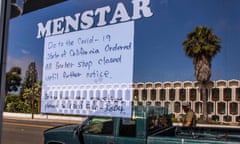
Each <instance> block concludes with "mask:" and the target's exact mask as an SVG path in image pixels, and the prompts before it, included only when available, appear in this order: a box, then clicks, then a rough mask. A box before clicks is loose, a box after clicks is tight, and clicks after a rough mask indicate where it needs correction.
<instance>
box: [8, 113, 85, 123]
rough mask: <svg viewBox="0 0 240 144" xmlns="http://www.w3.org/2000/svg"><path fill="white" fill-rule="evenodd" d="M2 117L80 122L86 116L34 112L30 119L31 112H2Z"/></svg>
mask: <svg viewBox="0 0 240 144" xmlns="http://www.w3.org/2000/svg"><path fill="white" fill-rule="evenodd" d="M3 118H6V119H24V120H40V121H58V122H69V123H81V122H82V121H84V120H85V119H86V118H87V117H82V116H68V115H66V116H64V115H52V114H34V115H33V119H32V114H24V113H10V112H3Z"/></svg>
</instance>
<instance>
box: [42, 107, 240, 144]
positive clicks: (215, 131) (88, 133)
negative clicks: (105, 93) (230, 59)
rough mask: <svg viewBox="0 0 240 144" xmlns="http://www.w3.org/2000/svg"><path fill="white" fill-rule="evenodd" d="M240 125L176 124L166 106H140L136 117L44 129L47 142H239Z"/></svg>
mask: <svg viewBox="0 0 240 144" xmlns="http://www.w3.org/2000/svg"><path fill="white" fill-rule="evenodd" d="M239 142H240V129H238V128H224V127H221V126H219V127H206V126H205V127H190V128H189V127H181V126H173V124H172V122H171V115H170V114H168V111H167V110H166V109H165V108H162V107H150V106H148V107H144V106H137V107H134V108H133V115H132V118H119V117H89V118H88V119H87V120H86V121H84V122H83V123H81V124H79V125H76V124H75V125H64V126H59V127H54V128H51V129H48V130H46V131H44V143H45V144H158V143H163V144H193V143H196V144H199V143H204V144H206V143H207V144H213V143H214V144H216V143H217V144H228V143H229V144H230V143H231V144H239Z"/></svg>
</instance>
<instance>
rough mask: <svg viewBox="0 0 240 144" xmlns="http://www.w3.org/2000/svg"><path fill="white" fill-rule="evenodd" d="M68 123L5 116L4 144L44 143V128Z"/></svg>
mask: <svg viewBox="0 0 240 144" xmlns="http://www.w3.org/2000/svg"><path fill="white" fill-rule="evenodd" d="M67 123H69V122H56V121H39V120H32V119H31V120H23V119H20V120H16V119H6V118H5V119H4V120H3V127H2V144H42V143H43V131H44V130H46V129H48V128H51V127H55V126H58V125H64V124H67ZM71 123H74V122H71ZM75 123H76V122H75Z"/></svg>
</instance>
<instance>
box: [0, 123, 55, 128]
mask: <svg viewBox="0 0 240 144" xmlns="http://www.w3.org/2000/svg"><path fill="white" fill-rule="evenodd" d="M3 124H9V125H16V126H27V127H38V128H52V127H54V126H43V125H34V124H20V123H13V122H3Z"/></svg>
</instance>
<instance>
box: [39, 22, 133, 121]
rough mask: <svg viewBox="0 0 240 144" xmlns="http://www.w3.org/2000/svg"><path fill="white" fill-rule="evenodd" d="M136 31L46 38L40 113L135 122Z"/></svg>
mask: <svg viewBox="0 0 240 144" xmlns="http://www.w3.org/2000/svg"><path fill="white" fill-rule="evenodd" d="M133 30H134V22H127V23H121V24H116V25H110V26H105V27H102V28H93V29H90V30H83V31H77V32H71V33H67V34H63V35H58V36H53V37H47V38H45V42H44V64H43V89H42V108H41V112H42V113H67V114H83V115H101V116H103V115H104V116H106V115H110V116H122V117H130V116H131V101H132V90H131V85H132V79H133V76H132V75H133V50H134V40H133V39H134V31H133ZM112 85H114V87H112ZM110 87H111V89H109V88H110Z"/></svg>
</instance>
